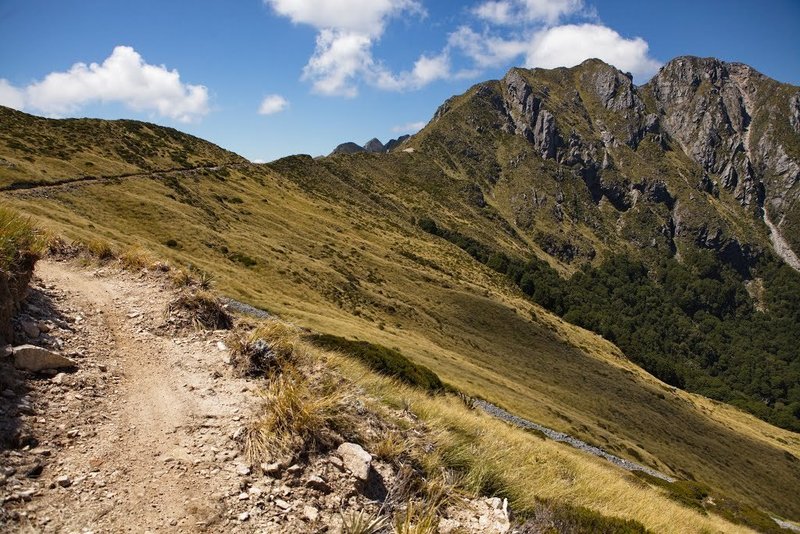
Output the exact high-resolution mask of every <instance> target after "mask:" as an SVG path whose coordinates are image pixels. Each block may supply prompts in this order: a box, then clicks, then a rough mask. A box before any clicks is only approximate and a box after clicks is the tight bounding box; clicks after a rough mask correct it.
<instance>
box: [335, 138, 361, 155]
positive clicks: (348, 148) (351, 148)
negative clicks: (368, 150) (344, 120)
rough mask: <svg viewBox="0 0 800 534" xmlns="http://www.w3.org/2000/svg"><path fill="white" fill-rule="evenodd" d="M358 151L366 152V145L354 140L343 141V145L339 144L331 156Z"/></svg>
mask: <svg viewBox="0 0 800 534" xmlns="http://www.w3.org/2000/svg"><path fill="white" fill-rule="evenodd" d="M356 152H365V150H364V147H362V146H361V145H357V144H355V143H353V142H352V141H348V142H347V143H342V144H341V145H339V146H337V147H336V148H334V149H333V152H331V154H330V155H331V156H332V155H334V154H355V153H356Z"/></svg>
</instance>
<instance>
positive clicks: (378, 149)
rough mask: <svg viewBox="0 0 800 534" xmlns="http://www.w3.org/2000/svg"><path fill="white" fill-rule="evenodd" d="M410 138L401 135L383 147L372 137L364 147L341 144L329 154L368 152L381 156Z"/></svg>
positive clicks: (351, 143)
mask: <svg viewBox="0 0 800 534" xmlns="http://www.w3.org/2000/svg"><path fill="white" fill-rule="evenodd" d="M409 137H411V136H410V135H401V136H400V137H398V138H397V139H391V140H390V141H389V142H387V143H386V144H385V145H384V144H383V143H381V141H380V139H378V138H377V137H373V138H372V139H370V140H369V141H367V142H366V143H365V144H364V146H361V145H358V144H356V143H353V142H352V141H349V142H347V143H342V144H341V145H339V146H337V147H336V148H334V149H333V152H331V153H330V155H331V156H333V155H334V154H356V153H358V152H369V153H371V154H382V153H384V152H389V151H391V150H393V149H394V148H397V147H398V146H399V145H401V144H402V143H403V142H404V141H405V140H406V139H408V138H409Z"/></svg>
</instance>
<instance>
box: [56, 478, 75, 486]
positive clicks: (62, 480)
mask: <svg viewBox="0 0 800 534" xmlns="http://www.w3.org/2000/svg"><path fill="white" fill-rule="evenodd" d="M56 484H58V485H59V486H61V487H62V488H68V487H70V486H71V485H72V480H70V478H69V477H68V476H67V475H61V476H60V477H58V478H57V479H56Z"/></svg>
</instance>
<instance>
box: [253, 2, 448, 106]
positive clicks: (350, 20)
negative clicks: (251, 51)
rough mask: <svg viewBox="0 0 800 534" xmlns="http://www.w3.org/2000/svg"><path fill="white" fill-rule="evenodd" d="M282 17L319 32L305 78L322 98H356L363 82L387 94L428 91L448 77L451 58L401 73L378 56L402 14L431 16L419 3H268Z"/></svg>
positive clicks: (423, 59)
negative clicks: (376, 47) (388, 27)
mask: <svg viewBox="0 0 800 534" xmlns="http://www.w3.org/2000/svg"><path fill="white" fill-rule="evenodd" d="M264 2H265V3H266V4H267V5H269V6H270V7H272V9H273V10H274V11H275V13H277V14H278V15H281V16H284V17H287V18H289V19H290V20H291V21H292V22H294V23H295V24H307V25H309V26H312V27H314V28H316V29H317V30H318V31H319V33H318V34H317V40H316V47H315V49H314V53H313V55H312V56H311V58H310V59H309V60H308V63H307V64H306V66H305V67H304V68H303V75H302V79H303V80H306V81H309V82H311V84H312V89H313V90H314V92H316V93H320V94H323V95H332V96H344V97H354V96H356V95H357V94H358V84H359V82H361V81H363V82H366V83H369V84H372V85H374V86H376V87H379V88H381V89H386V90H393V91H403V90H407V89H416V88H419V87H422V86H424V85H426V84H428V83H430V82H432V81H434V80H438V79H441V78H444V77H447V76H448V75H449V72H450V67H449V59H448V57H447V56H446V55H444V54H441V55H437V56H426V55H422V56H420V57H419V59H418V60H417V61H416V62H415V64H414V67H413V69H411V70H410V71H407V72H401V73H398V74H395V73H393V72H391V71H390V70H389V69H387V68H386V67H385V66H384V65H383V64H382V63H381V62H380V61H376V60H375V58H374V57H373V55H372V47H373V46H374V44H375V43H376V42H377V40H378V39H380V37H381V35H383V32H384V29H385V27H386V24H387V22H388V21H389V20H390V19H391V18H392V17H397V16H400V15H401V14H411V15H420V16H424V15H425V10H424V9H423V7H422V4H421V3H420V2H418V1H417V0H264Z"/></svg>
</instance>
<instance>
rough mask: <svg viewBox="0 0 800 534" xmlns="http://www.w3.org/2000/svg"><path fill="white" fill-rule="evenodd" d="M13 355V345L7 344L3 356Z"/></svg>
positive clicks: (3, 349)
mask: <svg viewBox="0 0 800 534" xmlns="http://www.w3.org/2000/svg"><path fill="white" fill-rule="evenodd" d="M13 355H14V347H12V346H11V345H5V346H4V347H3V348H2V357H3V358H9V357H11V356H13Z"/></svg>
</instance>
